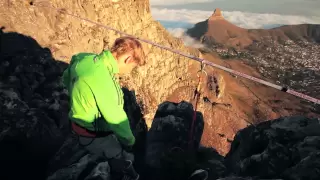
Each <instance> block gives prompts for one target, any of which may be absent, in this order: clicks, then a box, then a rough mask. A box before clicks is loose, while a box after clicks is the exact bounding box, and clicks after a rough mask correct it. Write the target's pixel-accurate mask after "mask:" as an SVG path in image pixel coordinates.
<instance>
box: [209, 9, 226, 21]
mask: <svg viewBox="0 0 320 180" xmlns="http://www.w3.org/2000/svg"><path fill="white" fill-rule="evenodd" d="M215 19H223V16H222V11H221V9H220V8H217V9H215V10H214V12H213V14H212V15H211V17H210V18H209V20H215Z"/></svg>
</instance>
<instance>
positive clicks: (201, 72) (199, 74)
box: [188, 61, 208, 149]
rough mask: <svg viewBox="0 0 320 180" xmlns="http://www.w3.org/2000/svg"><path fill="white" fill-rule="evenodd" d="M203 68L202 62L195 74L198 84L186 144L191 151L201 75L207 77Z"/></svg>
mask: <svg viewBox="0 0 320 180" xmlns="http://www.w3.org/2000/svg"><path fill="white" fill-rule="evenodd" d="M205 66H206V64H204V63H203V61H202V62H201V67H200V70H199V71H198V72H197V77H198V84H197V88H196V89H195V91H194V96H193V100H194V101H195V103H194V110H193V117H192V122H191V128H190V131H189V143H188V146H189V149H191V148H192V146H193V133H194V124H195V122H196V119H197V108H198V102H199V99H200V95H201V93H200V90H201V84H202V81H203V78H202V76H201V75H202V74H204V75H205V77H207V76H208V74H207V72H206V71H205V70H204V68H205Z"/></svg>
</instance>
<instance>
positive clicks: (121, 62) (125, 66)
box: [118, 53, 138, 74]
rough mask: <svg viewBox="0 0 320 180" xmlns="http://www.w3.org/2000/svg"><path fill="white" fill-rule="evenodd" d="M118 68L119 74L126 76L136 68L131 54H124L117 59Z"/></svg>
mask: <svg viewBox="0 0 320 180" xmlns="http://www.w3.org/2000/svg"><path fill="white" fill-rule="evenodd" d="M118 66H119V71H120V74H128V73H131V71H132V70H133V69H134V68H136V67H137V66H138V64H137V63H136V62H135V61H134V59H133V57H132V55H131V54H129V53H128V54H124V55H122V56H120V57H118Z"/></svg>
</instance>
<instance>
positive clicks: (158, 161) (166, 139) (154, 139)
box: [146, 102, 204, 180]
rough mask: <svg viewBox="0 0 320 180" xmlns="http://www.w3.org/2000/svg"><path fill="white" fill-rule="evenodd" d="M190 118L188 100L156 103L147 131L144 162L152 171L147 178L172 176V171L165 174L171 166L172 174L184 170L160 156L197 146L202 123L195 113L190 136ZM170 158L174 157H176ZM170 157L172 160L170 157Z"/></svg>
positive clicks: (177, 173) (200, 115)
mask: <svg viewBox="0 0 320 180" xmlns="http://www.w3.org/2000/svg"><path fill="white" fill-rule="evenodd" d="M192 121H193V106H192V105H191V104H190V103H187V102H181V103H179V104H175V103H170V102H164V103H162V104H160V105H159V108H158V110H157V112H156V115H155V118H154V120H153V122H152V126H151V129H150V130H149V132H148V135H147V150H146V165H147V166H148V167H149V168H150V171H149V172H151V173H150V175H149V177H148V179H159V180H160V179H168V178H169V177H173V175H172V174H170V173H169V174H168V169H173V171H174V172H176V174H175V175H174V176H175V177H176V178H179V177H180V178H181V175H182V174H184V175H185V174H187V173H186V172H184V171H182V170H181V169H179V168H183V167H182V166H180V167H179V166H178V167H175V166H174V165H179V164H173V165H172V166H171V165H170V163H169V162H166V160H167V161H168V159H166V160H164V159H163V156H165V154H171V155H172V154H175V153H176V155H178V153H184V152H185V151H195V150H197V149H198V147H199V143H200V140H201V136H202V133H203V126H204V122H203V117H202V114H201V113H197V117H196V120H195V122H194V126H193V129H194V130H193V136H192V140H190V139H189V137H190V133H192V132H191V129H192ZM171 157H172V156H171ZM172 158H173V159H175V157H172ZM181 160H182V159H181ZM170 161H173V160H172V159H171V160H170ZM175 168H177V169H175ZM181 173H182V174H181ZM150 176H151V177H150ZM168 176H169V177H168ZM173 179H175V178H173Z"/></svg>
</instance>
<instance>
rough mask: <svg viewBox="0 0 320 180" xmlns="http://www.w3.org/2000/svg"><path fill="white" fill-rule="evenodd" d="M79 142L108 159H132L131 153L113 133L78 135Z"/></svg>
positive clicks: (91, 151)
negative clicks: (94, 135)
mask: <svg viewBox="0 0 320 180" xmlns="http://www.w3.org/2000/svg"><path fill="white" fill-rule="evenodd" d="M79 144H80V145H82V146H84V147H85V148H86V149H87V150H88V151H89V152H90V153H93V154H101V155H104V156H105V157H107V158H108V159H112V158H115V159H124V160H131V161H133V160H134V156H133V154H132V153H129V152H126V151H125V150H124V149H123V148H122V146H121V144H120V142H119V141H118V139H117V137H116V136H115V135H113V134H112V135H109V136H105V137H97V138H90V137H79Z"/></svg>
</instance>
